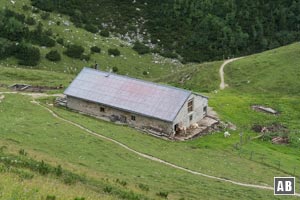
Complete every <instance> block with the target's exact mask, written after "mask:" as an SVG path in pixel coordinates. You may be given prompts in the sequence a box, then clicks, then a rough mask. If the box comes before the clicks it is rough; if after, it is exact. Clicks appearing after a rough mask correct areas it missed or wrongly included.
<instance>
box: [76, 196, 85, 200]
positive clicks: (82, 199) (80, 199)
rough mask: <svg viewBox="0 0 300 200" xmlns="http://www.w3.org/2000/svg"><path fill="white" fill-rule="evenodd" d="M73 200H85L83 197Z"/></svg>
mask: <svg viewBox="0 0 300 200" xmlns="http://www.w3.org/2000/svg"><path fill="white" fill-rule="evenodd" d="M74 200H85V198H84V197H75V198H74Z"/></svg>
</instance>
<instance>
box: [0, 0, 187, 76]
mask: <svg viewBox="0 0 300 200" xmlns="http://www.w3.org/2000/svg"><path fill="white" fill-rule="evenodd" d="M0 6H1V7H2V8H5V9H6V10H2V11H1V12H0V16H1V14H2V15H4V16H6V17H4V18H1V17H0V21H2V20H3V21H2V23H0V26H1V27H6V28H5V29H7V31H9V30H12V31H15V30H14V29H16V27H19V28H20V30H22V31H21V33H22V34H21V33H20V34H19V35H18V37H17V38H11V37H10V36H9V32H8V33H7V32H5V31H1V32H0V44H1V50H2V51H5V52H6V53H5V54H1V56H0V64H1V65H3V66H8V67H16V66H18V67H23V68H30V69H43V70H49V71H57V72H63V73H66V74H77V73H78V72H79V71H80V69H81V68H82V67H84V66H92V67H94V66H95V64H96V63H97V64H98V65H99V68H100V69H101V70H105V71H110V70H111V71H114V72H118V73H120V74H124V75H130V76H135V77H140V78H143V79H152V78H156V77H158V76H159V75H165V74H168V73H169V72H170V71H177V70H179V69H181V68H182V64H181V63H179V62H178V61H176V60H171V59H166V58H164V57H161V56H159V55H155V54H154V55H150V54H146V55H139V54H138V53H137V52H136V51H134V50H133V49H132V45H131V44H129V43H127V42H125V41H121V40H120V39H118V38H115V37H103V36H101V35H99V34H93V33H90V32H87V31H85V30H83V29H82V28H77V27H75V26H74V24H73V23H72V22H71V21H70V19H69V17H68V16H64V15H60V14H57V13H48V14H47V13H46V12H44V11H41V10H39V9H37V8H34V7H31V6H30V1H27V0H25V1H22V2H21V1H16V2H15V4H12V3H11V2H10V1H2V2H0ZM5 13H6V14H5ZM29 19H32V20H33V21H34V22H35V23H34V24H33V25H28V24H27V23H28V22H27V21H28V20H29ZM8 20H10V21H12V22H13V23H14V24H15V25H14V26H13V27H12V29H9V28H8V27H7V26H4V25H5V23H6V21H8ZM23 21H24V22H23ZM25 21H26V22H27V23H25ZM57 22H59V23H57ZM1 24H2V25H1ZM39 27H40V28H39ZM2 30H3V29H2ZM28 32H29V33H28ZM35 34H41V35H43V38H39V40H37V39H35V37H34V36H35ZM45 38H47V39H45ZM83 38H84V39H83ZM19 40H20V41H22V42H20V41H19ZM49 40H50V41H52V42H54V44H51V45H50V44H48V43H46V44H45V43H44V42H47V41H48V42H49ZM19 43H20V44H21V45H19ZM17 44H18V45H17ZM73 45H77V46H80V47H82V48H83V52H79V57H72V56H71V57H70V56H68V55H67V54H66V53H65V52H66V51H67V50H68V49H69V48H70V47H72V46H73ZM23 47H24V48H23ZM92 47H98V48H100V52H93V51H91V48H92ZM24 49H25V52H24ZM28 49H29V50H28ZM32 49H33V50H32ZM109 49H117V50H118V51H119V52H120V55H118V56H114V55H110V54H109ZM26 50H27V51H26ZM79 50H80V48H79ZM32 51H33V52H36V51H37V52H36V53H32ZM50 51H56V52H58V54H59V55H60V57H61V59H60V60H57V61H51V60H49V59H47V58H46V55H47V54H48V53H49V52H50ZM38 52H39V53H38ZM75 52H77V51H75ZM24 53H25V54H24ZM22 55H26V58H23V57H22ZM25 61H26V63H25ZM28 61H32V62H33V63H30V62H28Z"/></svg>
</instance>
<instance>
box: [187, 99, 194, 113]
mask: <svg viewBox="0 0 300 200" xmlns="http://www.w3.org/2000/svg"><path fill="white" fill-rule="evenodd" d="M193 106H194V102H193V99H191V100H189V102H188V112H192V111H193V110H194V108H193Z"/></svg>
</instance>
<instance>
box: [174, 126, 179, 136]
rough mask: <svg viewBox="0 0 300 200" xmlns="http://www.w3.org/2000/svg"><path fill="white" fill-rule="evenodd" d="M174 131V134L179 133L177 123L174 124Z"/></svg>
mask: <svg viewBox="0 0 300 200" xmlns="http://www.w3.org/2000/svg"><path fill="white" fill-rule="evenodd" d="M174 131H175V135H177V134H179V132H180V130H179V125H178V124H175V125H174Z"/></svg>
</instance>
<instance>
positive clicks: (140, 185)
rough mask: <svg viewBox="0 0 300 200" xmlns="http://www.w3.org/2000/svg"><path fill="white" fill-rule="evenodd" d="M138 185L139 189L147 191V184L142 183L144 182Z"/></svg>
mask: <svg viewBox="0 0 300 200" xmlns="http://www.w3.org/2000/svg"><path fill="white" fill-rule="evenodd" d="M138 186H139V188H140V189H141V190H144V191H147V192H148V191H149V186H148V185H144V184H142V183H140V184H139V185H138Z"/></svg>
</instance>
